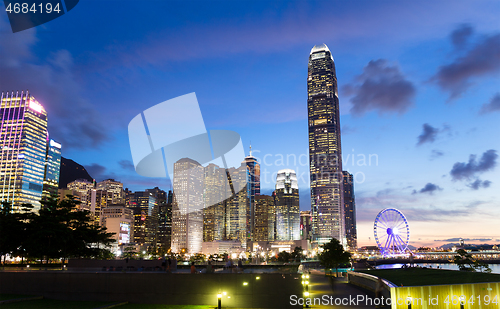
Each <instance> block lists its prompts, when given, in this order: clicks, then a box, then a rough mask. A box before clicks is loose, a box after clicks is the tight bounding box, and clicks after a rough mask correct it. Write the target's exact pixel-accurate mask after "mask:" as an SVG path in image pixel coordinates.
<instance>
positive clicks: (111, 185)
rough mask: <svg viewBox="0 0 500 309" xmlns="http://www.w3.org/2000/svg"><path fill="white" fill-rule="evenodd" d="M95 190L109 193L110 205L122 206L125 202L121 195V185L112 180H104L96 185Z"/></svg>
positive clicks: (122, 194)
mask: <svg viewBox="0 0 500 309" xmlns="http://www.w3.org/2000/svg"><path fill="white" fill-rule="evenodd" d="M96 189H97V190H106V191H108V192H111V193H112V194H111V201H110V202H111V203H112V204H122V203H124V202H125V200H124V193H123V183H121V182H119V181H116V180H114V179H106V180H103V181H100V182H98V183H97V184H96Z"/></svg>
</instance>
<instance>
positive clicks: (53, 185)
mask: <svg viewBox="0 0 500 309" xmlns="http://www.w3.org/2000/svg"><path fill="white" fill-rule="evenodd" d="M60 171H61V144H59V143H58V142H56V141H54V140H53V139H51V140H50V141H49V142H48V143H47V153H46V157H45V176H44V180H43V194H42V195H43V197H44V198H47V197H50V196H57V190H58V187H59V175H60Z"/></svg>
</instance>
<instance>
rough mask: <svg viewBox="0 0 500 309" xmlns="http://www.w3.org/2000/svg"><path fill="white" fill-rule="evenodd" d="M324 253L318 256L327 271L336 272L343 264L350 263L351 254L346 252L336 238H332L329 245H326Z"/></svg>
mask: <svg viewBox="0 0 500 309" xmlns="http://www.w3.org/2000/svg"><path fill="white" fill-rule="evenodd" d="M322 247H323V252H321V254H320V255H319V256H318V258H319V261H320V262H321V264H322V265H323V266H324V267H325V271H326V270H327V269H330V268H335V269H336V272H337V269H338V267H339V265H341V264H345V263H349V261H350V258H351V254H350V253H349V252H346V251H344V247H343V246H342V244H340V242H339V241H338V240H337V239H336V238H332V240H330V242H329V243H326V244H324V245H323V246H322Z"/></svg>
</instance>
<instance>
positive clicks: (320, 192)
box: [307, 44, 345, 244]
mask: <svg viewBox="0 0 500 309" xmlns="http://www.w3.org/2000/svg"><path fill="white" fill-rule="evenodd" d="M307 94H308V97H307V110H308V126H309V168H310V177H311V212H312V217H313V235H314V239H313V240H314V241H316V242H317V243H318V244H323V243H326V242H328V241H330V239H331V238H332V237H333V238H336V239H338V240H339V241H340V242H341V243H345V241H344V215H343V209H344V205H343V189H342V161H341V158H342V150H341V143H340V115H339V98H338V92H337V77H336V73H335V63H334V61H333V57H332V54H331V52H330V50H329V49H328V47H327V46H326V45H325V44H322V45H316V46H314V47H313V48H312V50H311V53H310V55H309V65H308V74H307Z"/></svg>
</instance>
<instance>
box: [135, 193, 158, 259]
mask: <svg viewBox="0 0 500 309" xmlns="http://www.w3.org/2000/svg"><path fill="white" fill-rule="evenodd" d="M127 207H128V208H131V209H132V211H133V212H134V243H136V244H137V245H138V246H139V247H140V250H147V251H148V252H153V251H156V232H157V229H158V204H157V202H156V199H155V197H154V196H153V194H152V193H150V192H145V191H137V192H134V193H131V194H130V196H129V200H128V205H127Z"/></svg>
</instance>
